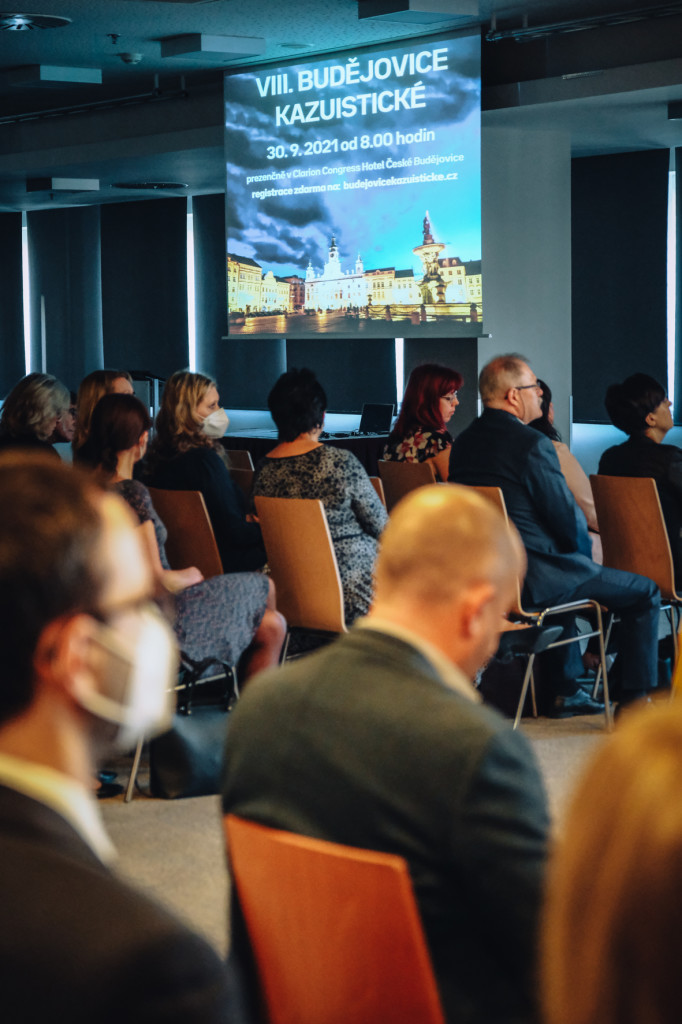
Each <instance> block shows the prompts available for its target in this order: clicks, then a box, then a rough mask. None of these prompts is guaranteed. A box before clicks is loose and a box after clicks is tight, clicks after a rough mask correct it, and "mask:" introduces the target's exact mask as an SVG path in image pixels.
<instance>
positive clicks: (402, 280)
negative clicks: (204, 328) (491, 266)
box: [227, 210, 482, 337]
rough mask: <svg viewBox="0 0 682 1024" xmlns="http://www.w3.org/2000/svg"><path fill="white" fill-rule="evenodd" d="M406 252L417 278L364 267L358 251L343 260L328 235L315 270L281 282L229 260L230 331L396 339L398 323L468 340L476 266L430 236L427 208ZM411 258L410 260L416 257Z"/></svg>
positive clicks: (477, 317)
mask: <svg viewBox="0 0 682 1024" xmlns="http://www.w3.org/2000/svg"><path fill="white" fill-rule="evenodd" d="M415 234H419V235H420V236H421V239H420V241H419V244H417V245H415V246H414V247H413V249H412V252H411V253H410V256H411V257H412V258H411V259H410V261H409V262H410V264H411V265H412V266H413V265H414V263H415V262H416V260H418V261H419V264H420V267H419V270H418V271H417V272H415V270H414V269H412V266H411V267H410V268H409V269H406V268H401V267H395V266H393V267H380V268H376V269H366V268H365V265H364V262H363V256H362V253H361V252H358V253H356V254H354V258H353V259H352V260H346V261H344V259H343V254H342V253H341V252H340V250H339V246H338V245H337V242H336V237H335V236H332V237H331V239H330V241H329V248H328V250H327V252H326V253H325V257H326V258H325V261H324V264H323V265H322V266H321V267H315V266H313V261H312V258H311V259H310V260H309V263H308V266H307V267H306V268H305V272H304V273H302V274H301V275H297V274H292V275H288V276H286V277H279V276H277V275H275V274H274V273H273V272H272V270H271V269H270V270H269V269H267V268H266V267H264V266H262V265H260V264H259V263H257V262H256V261H255V260H254V259H251V258H249V257H244V256H241V257H240V256H238V255H237V254H233V253H228V255H227V286H228V307H229V310H230V326H231V328H232V329H233V330H234V329H235V328H236V332H237V333H240V334H259V335H262V334H270V333H272V334H273V335H280V334H287V333H288V334H291V335H296V336H298V335H299V334H300V333H302V332H305V333H307V332H308V331H310V330H314V331H315V332H316V333H320V334H338V335H340V336H341V335H347V334H348V333H351V334H354V333H366V334H369V335H375V336H381V337H384V336H385V335H386V331H387V329H389V328H388V324H389V323H390V324H391V325H393V326H392V327H391V328H390V331H391V333H392V332H393V331H395V333H396V334H399V333H400V326H401V322H402V324H403V325H407V324H409V325H410V326H411V327H415V326H416V327H418V328H421V329H422V330H423V331H424V333H426V334H429V333H433V334H435V335H438V336H442V335H443V334H444V333H446V334H448V335H450V334H454V335H457V334H461V335H470V334H471V333H472V330H473V331H474V332H475V331H476V330H478V329H480V323H481V321H482V296H481V261H480V259H479V260H469V261H466V262H465V261H463V260H462V259H461V258H460V257H459V256H456V255H448V254H446V252H445V250H446V249H447V248H448V247H447V246H446V245H445V243H443V242H441V241H439V240H438V238H436V237H434V235H433V231H432V226H431V221H430V217H429V212H428V210H427V211H426V213H425V216H424V219H423V221H422V224H421V225H420V226H418V229H417V231H416V232H415ZM415 258H416V259H415Z"/></svg>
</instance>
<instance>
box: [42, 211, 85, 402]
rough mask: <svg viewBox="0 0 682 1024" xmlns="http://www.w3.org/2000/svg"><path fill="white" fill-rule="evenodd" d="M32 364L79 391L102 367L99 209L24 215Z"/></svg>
mask: <svg viewBox="0 0 682 1024" xmlns="http://www.w3.org/2000/svg"><path fill="white" fill-rule="evenodd" d="M26 223H27V226H28V251H29V279H30V295H31V363H32V366H33V369H34V370H40V369H42V367H43V346H44V349H45V351H44V356H45V362H44V368H45V372H46V373H52V374H54V375H55V377H58V378H59V379H60V380H62V381H63V382H64V384H66V386H67V387H68V388H71V389H72V390H74V391H75V390H76V389H77V388H78V384H79V383H80V381H81V380H82V378H83V377H84V376H85V374H86V373H89V372H90V371H91V370H93V369H95V368H97V367H100V366H101V365H102V303H101V293H100V277H101V275H100V235H99V227H100V225H99V207H98V206H78V207H70V208H68V209H55V210H36V211H33V212H29V213H27V214H26Z"/></svg>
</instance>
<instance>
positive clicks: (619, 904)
mask: <svg viewBox="0 0 682 1024" xmlns="http://www.w3.org/2000/svg"><path fill="white" fill-rule="evenodd" d="M681 777H682V708H680V706H679V705H678V704H672V705H669V704H668V705H666V707H665V708H663V709H660V708H658V709H654V710H651V709H643V710H642V711H640V712H639V713H637V712H632V714H631V718H630V719H627V720H626V721H624V722H623V723H622V725H620V726H619V729H618V732H617V733H616V734H615V735H614V736H613V737H610V738H609V739H608V740H607V741H606V742H605V744H604V746H603V747H601V749H600V750H599V753H598V754H597V756H596V758H595V759H594V760H593V761H592V763H591V764H590V766H589V768H588V770H587V773H586V774H585V776H584V778H583V780H582V782H581V785H580V786H579V788H578V790H577V792H576V794H575V797H574V801H573V805H572V807H571V810H570V812H569V815H568V819H567V821H566V822H565V826H564V838H563V841H562V842H560V843H559V845H558V848H557V850H556V852H555V855H554V858H553V862H552V864H551V867H550V872H549V878H548V882H547V887H546V892H547V906H546V911H545V920H544V928H543V943H542V967H543V985H542V988H543V1000H544V1007H545V1016H544V1020H545V1024H654V1022H655V1024H677V1022H678V1021H679V1020H680V1019H682V974H681V973H680V969H679V955H678V950H679V934H680V923H679V914H680V906H681V905H682V803H680V799H679V794H680V778H681Z"/></svg>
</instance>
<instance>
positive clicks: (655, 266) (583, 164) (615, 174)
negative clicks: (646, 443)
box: [572, 150, 669, 423]
mask: <svg viewBox="0 0 682 1024" xmlns="http://www.w3.org/2000/svg"><path fill="white" fill-rule="evenodd" d="M668 169H669V152H668V150H652V151H647V152H642V153H619V154H616V155H613V156H600V157H583V158H581V159H576V160H573V162H572V296H573V300H572V322H573V328H572V336H573V418H574V420H575V421H576V422H579V423H608V422H609V420H608V417H607V415H606V410H605V409H604V394H605V392H606V388H607V387H608V385H609V384H612V383H614V382H615V381H620V380H623V378H624V377H627V376H628V375H629V374H631V373H636V372H637V371H642V372H644V373H649V374H651V375H652V376H653V377H656V378H657V379H658V380H660V381H661V382H662V383H663V384H664V386H665V384H666V379H667V335H666V263H667V252H666V238H667V210H668Z"/></svg>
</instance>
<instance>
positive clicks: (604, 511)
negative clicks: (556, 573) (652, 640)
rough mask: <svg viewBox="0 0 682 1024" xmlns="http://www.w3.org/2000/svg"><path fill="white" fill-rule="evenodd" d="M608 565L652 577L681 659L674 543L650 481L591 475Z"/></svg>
mask: <svg viewBox="0 0 682 1024" xmlns="http://www.w3.org/2000/svg"><path fill="white" fill-rule="evenodd" d="M590 483H591V484H592V494H593V495H594V505H595V508H596V510H597V519H598V520H599V532H600V534H601V542H602V548H603V551H604V565H606V566H608V567H609V568H610V569H623V570H625V572H634V573H637V574H638V575H640V576H648V577H649V579H650V580H653V581H654V583H655V584H656V586H657V587H658V589H659V590H660V592H661V602H662V608H663V609H664V610H665V611H666V612H667V613H668V618H669V620H670V629H671V632H672V636H673V648H674V652H675V658H677V634H678V631H679V626H680V608H681V606H682V596H680V595H679V594H678V593H677V591H676V590H675V569H674V565H673V556H672V551H671V550H670V539H669V537H668V531H667V529H666V525H665V519H664V518H663V510H662V509H661V502H660V498H659V496H658V488H657V487H656V481H655V480H652V479H651V477H630V476H596V475H594V476H591V477H590Z"/></svg>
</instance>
